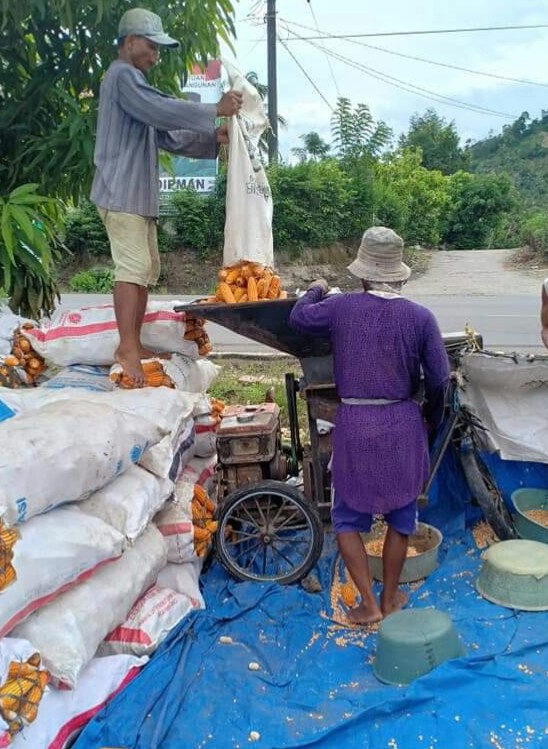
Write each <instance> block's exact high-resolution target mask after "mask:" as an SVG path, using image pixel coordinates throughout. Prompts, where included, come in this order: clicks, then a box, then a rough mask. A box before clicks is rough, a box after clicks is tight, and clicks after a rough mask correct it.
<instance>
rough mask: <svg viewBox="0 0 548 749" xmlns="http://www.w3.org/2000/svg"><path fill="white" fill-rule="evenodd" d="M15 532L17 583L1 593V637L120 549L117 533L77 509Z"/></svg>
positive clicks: (59, 511) (120, 538)
mask: <svg viewBox="0 0 548 749" xmlns="http://www.w3.org/2000/svg"><path fill="white" fill-rule="evenodd" d="M18 530H19V532H20V535H21V538H20V539H19V540H18V541H17V542H16V544H15V547H14V557H13V566H14V568H15V572H16V575H17V579H16V581H15V582H14V583H13V584H12V585H10V586H9V588H6V589H5V590H4V591H2V592H1V593H0V637H2V636H3V635H5V634H7V633H8V632H9V631H10V630H11V629H13V627H15V625H16V624H18V623H19V622H21V621H23V619H24V618H25V617H27V616H29V614H31V613H32V612H33V611H36V609H38V608H40V607H41V606H44V605H45V604H47V603H49V602H51V601H52V600H53V599H54V598H56V597H57V596H58V595H60V594H61V593H63V591H66V590H68V588H69V587H71V586H73V585H76V584H77V583H79V582H82V581H83V580H85V579H86V577H88V576H90V575H91V574H92V573H93V570H95V569H96V568H97V566H98V565H100V564H102V563H104V562H105V561H107V560H109V559H115V558H116V557H119V556H120V554H121V553H122V551H123V549H124V538H123V536H122V534H121V533H119V532H118V531H117V530H115V529H114V528H111V527H110V526H109V525H106V524H105V523H104V522H103V521H102V520H99V519H98V518H94V517H90V516H88V515H83V514H82V513H81V512H79V510H78V508H77V507H70V508H59V509H57V510H53V511H52V512H48V513H47V514H46V515H40V516H39V517H36V518H32V519H31V520H29V521H28V523H24V524H23V525H22V526H21V527H20V528H19V529H18Z"/></svg>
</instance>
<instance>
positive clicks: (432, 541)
mask: <svg viewBox="0 0 548 749" xmlns="http://www.w3.org/2000/svg"><path fill="white" fill-rule="evenodd" d="M384 531H385V528H384V527H382V528H381V529H374V530H372V531H371V533H365V534H363V535H362V538H363V541H364V543H365V544H367V542H368V541H375V540H377V539H379V538H381V537H382V536H383V535H384ZM442 541H443V535H442V534H441V532H440V531H439V530H438V529H437V528H434V526H433V525H428V524H427V523H417V532H416V533H413V534H412V535H411V536H409V545H410V546H413V547H414V548H415V549H416V550H417V551H418V554H417V555H416V556H412V557H407V558H406V560H405V562H404V565H403V569H402V572H401V575H400V583H411V582H414V581H415V580H422V579H423V578H425V577H428V575H430V574H431V573H432V572H433V571H434V570H435V569H436V567H437V566H438V555H439V549H440V546H441V543H442ZM368 557H369V570H370V572H371V574H372V575H373V577H374V578H375V580H381V581H382V556H381V555H380V554H379V555H377V554H371V553H370V552H369V551H368Z"/></svg>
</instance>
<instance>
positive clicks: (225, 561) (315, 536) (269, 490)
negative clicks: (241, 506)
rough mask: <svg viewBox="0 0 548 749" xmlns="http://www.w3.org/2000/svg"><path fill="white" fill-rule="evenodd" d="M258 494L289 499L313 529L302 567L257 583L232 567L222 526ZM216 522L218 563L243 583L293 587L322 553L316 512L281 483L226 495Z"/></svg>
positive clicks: (318, 517)
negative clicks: (233, 510) (235, 510)
mask: <svg viewBox="0 0 548 749" xmlns="http://www.w3.org/2000/svg"><path fill="white" fill-rule="evenodd" d="M258 494H276V495H278V496H280V495H282V496H284V497H286V498H287V499H290V500H291V501H292V502H293V503H294V504H296V505H298V506H299V509H300V510H301V511H302V513H303V515H305V516H306V518H307V520H308V522H309V523H310V525H311V527H312V544H311V547H310V551H309V554H308V557H307V558H306V559H305V561H304V562H303V564H301V565H300V566H299V567H297V568H296V569H294V570H293V571H292V572H291V573H290V574H286V575H282V576H279V577H276V576H273V577H264V578H259V579H258V578H257V577H254V576H253V575H246V574H245V573H244V572H242V570H241V569H240V568H238V567H235V566H234V564H233V562H232V557H231V555H230V554H228V553H227V552H226V551H225V549H224V545H223V538H224V534H223V525H224V521H225V520H226V518H227V516H229V515H230V513H231V511H232V508H233V507H234V505H236V504H238V503H239V502H240V501H241V500H242V499H243V498H245V497H246V496H247V495H250V497H254V496H256V495H258ZM217 520H218V522H219V527H218V529H217V533H216V534H215V553H216V555H217V559H219V561H220V562H221V564H222V565H223V567H225V569H226V570H227V571H228V572H229V573H230V574H231V575H232V577H234V578H236V580H240V581H242V582H243V581H250V580H251V581H253V582H269V581H271V582H277V583H279V584H280V585H291V583H296V582H298V581H299V580H302V579H303V578H304V577H306V576H307V575H308V573H309V572H310V570H311V569H312V568H313V567H314V565H315V564H316V562H317V561H318V559H319V558H320V555H321V553H322V549H323V524H322V521H321V520H320V516H319V515H318V512H317V510H316V508H315V507H313V506H312V505H311V504H310V502H307V501H306V499H305V498H304V496H303V494H302V493H301V492H300V491H299V490H298V489H295V487H294V486H290V485H289V484H286V483H285V482H284V481H260V482H259V483H257V484H251V485H249V486H245V487H243V488H241V489H236V491H234V492H232V494H229V495H228V497H227V498H226V499H225V500H224V502H223V505H222V507H221V508H220V510H219V513H218V518H217Z"/></svg>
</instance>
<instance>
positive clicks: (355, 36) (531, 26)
mask: <svg viewBox="0 0 548 749" xmlns="http://www.w3.org/2000/svg"><path fill="white" fill-rule="evenodd" d="M546 28H548V23H537V24H527V25H521V26H479V27H475V28H463V29H421V30H417V31H380V32H371V33H368V34H329V35H328V36H325V37H321V36H303V37H301V38H300V39H299V41H310V40H317V39H363V38H366V37H373V36H375V37H378V36H422V35H425V34H467V33H472V32H477V31H515V30H523V29H546ZM292 41H295V40H292Z"/></svg>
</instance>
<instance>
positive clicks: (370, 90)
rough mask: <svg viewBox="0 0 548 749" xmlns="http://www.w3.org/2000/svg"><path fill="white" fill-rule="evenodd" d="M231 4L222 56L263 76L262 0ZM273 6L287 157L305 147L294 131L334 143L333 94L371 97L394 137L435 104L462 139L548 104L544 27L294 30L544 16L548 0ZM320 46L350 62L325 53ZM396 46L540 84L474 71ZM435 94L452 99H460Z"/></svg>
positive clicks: (503, 21) (327, 0)
mask: <svg viewBox="0 0 548 749" xmlns="http://www.w3.org/2000/svg"><path fill="white" fill-rule="evenodd" d="M234 4H235V6H236V31H237V39H236V41H235V43H234V53H231V52H230V51H228V50H227V49H226V47H225V48H224V49H223V55H224V56H226V58H227V59H228V60H230V61H232V62H234V63H235V64H236V66H237V67H238V68H239V69H240V70H241V71H242V72H244V73H246V72H249V71H251V70H253V71H255V72H256V73H257V74H258V76H259V80H260V81H261V82H264V83H267V45H266V23H265V22H264V15H265V13H266V2H262V0H239V2H237V0H234ZM276 11H277V27H278V35H279V37H280V40H279V42H278V45H277V71H278V111H279V114H280V115H282V116H283V117H284V118H285V119H286V120H287V122H288V127H287V128H286V129H285V130H284V129H282V130H280V133H279V145H280V154H281V155H282V157H283V158H284V159H286V160H292V158H293V157H292V153H291V149H292V148H294V147H296V146H299V145H301V141H300V140H299V136H300V135H302V134H304V133H307V132H310V131H311V130H315V131H316V132H318V133H320V135H321V136H322V137H323V138H324V139H325V140H327V141H328V142H329V141H330V139H331V136H330V118H331V112H332V108H333V107H334V106H335V105H336V102H337V98H338V97H339V96H344V97H347V98H349V99H350V100H351V101H352V103H353V104H354V105H355V104H358V103H365V104H367V105H368V106H369V107H370V109H371V112H372V115H373V117H374V118H375V119H376V120H379V119H382V120H384V121H385V122H386V123H387V124H388V125H389V126H390V127H391V128H392V129H393V131H394V134H395V137H398V136H399V134H400V133H402V132H406V131H407V130H408V126H409V119H410V117H411V116H412V115H413V114H415V113H420V114H421V113H423V112H424V111H425V110H426V109H427V108H429V107H433V108H435V109H436V111H437V112H438V113H439V114H440V115H442V116H443V117H444V118H445V119H446V120H448V121H451V120H454V121H455V123H456V126H457V130H458V132H459V135H460V136H461V140H462V142H463V143H464V142H465V141H466V140H467V139H472V140H481V139H482V138H485V137H488V135H489V134H490V133H493V132H494V133H498V132H500V131H501V130H502V127H503V126H504V125H505V124H510V123H511V122H512V121H513V120H514V119H516V118H517V117H518V116H519V115H520V114H521V113H522V112H524V111H527V112H529V114H530V115H531V117H533V118H534V117H540V116H541V110H542V109H543V108H544V109H547V110H548V27H547V28H538V29H527V30H505V31H502V30H499V31H489V32H474V33H472V32H468V33H451V34H429V35H406V36H384V37H382V36H373V37H367V38H358V39H354V40H353V41H349V40H342V39H320V40H312V41H302V40H299V39H298V38H297V37H302V36H316V37H318V36H319V37H324V36H325V34H333V35H337V34H339V35H348V34H379V33H387V32H401V31H418V30H434V29H435V30H439V29H462V28H472V27H492V26H515V25H536V24H548V0H506V2H503V0H451V1H449V0H415V1H414V2H411V1H410V0H385V2H379V0H376V2H374V3H373V2H371V0H310V1H308V0H276ZM298 24H300V25H298ZM304 27H306V28H304ZM318 30H319V32H318ZM313 45H316V46H313ZM318 45H319V46H320V47H324V48H325V49H326V50H329V52H331V53H335V54H336V55H339V56H341V57H344V58H346V59H347V60H349V61H350V63H351V64H348V63H347V62H343V61H341V60H338V59H333V58H332V57H329V56H328V54H327V53H326V52H325V51H324V50H323V49H319V48H318ZM364 45H374V46H376V47H382V48H383V50H387V51H382V50H379V49H372V48H371V46H369V47H367V46H364ZM288 50H289V51H288ZM393 52H397V53H399V54H400V55H408V56H411V57H415V58H417V57H419V58H424V59H427V60H431V61H435V62H436V63H443V64H444V65H446V66H456V67H460V68H468V69H471V70H474V71H479V72H481V73H489V74H491V76H502V77H504V78H514V79H520V80H524V81H531V82H536V83H539V84H542V85H529V84H527V83H521V82H513V81H508V80H502V79H500V78H496V77H488V76H485V75H477V74H474V73H469V72H465V71H463V70H456V69H454V68H453V67H441V66H439V65H434V64H431V63H427V62H421V61H418V60H412V59H409V58H408V57H401V56H397V55H394V54H391V53H393ZM290 53H292V55H293V57H292V56H291V54H290ZM294 58H295V59H294ZM356 64H357V65H358V66H361V69H357V68H356V67H355V65H356ZM364 66H365V67H367V68H368V69H369V73H368V72H366V71H364V70H363V67H364ZM303 70H304V71H305V72H303ZM371 71H375V73H374V75H375V76H377V77H374V76H373V75H371ZM305 73H306V75H305ZM379 75H380V76H381V77H382V80H379V77H378V76H379ZM307 76H308V77H307ZM386 76H391V77H392V79H397V81H392V82H393V83H397V85H398V86H400V87H402V86H403V87H404V88H405V87H409V85H412V86H415V87H419V88H421V89H427V90H428V91H429V92H430V93H425V92H422V93H421V94H419V92H417V91H416V90H414V91H411V92H410V91H408V90H402V88H398V87H396V86H394V85H390V84H389V83H387V81H386ZM436 96H438V97H439V96H442V97H449V98H451V99H454V100H457V101H458V102H460V103H461V106H457V105H456V104H454V103H451V102H448V101H446V100H441V101H440V100H436ZM462 105H464V106H465V107H466V106H471V107H472V109H469V108H463V106H462ZM476 107H481V108H483V109H488V110H492V112H490V113H488V112H484V111H477V110H476V109H475V108H476ZM495 112H496V113H497V114H495ZM504 115H507V116H504Z"/></svg>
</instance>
